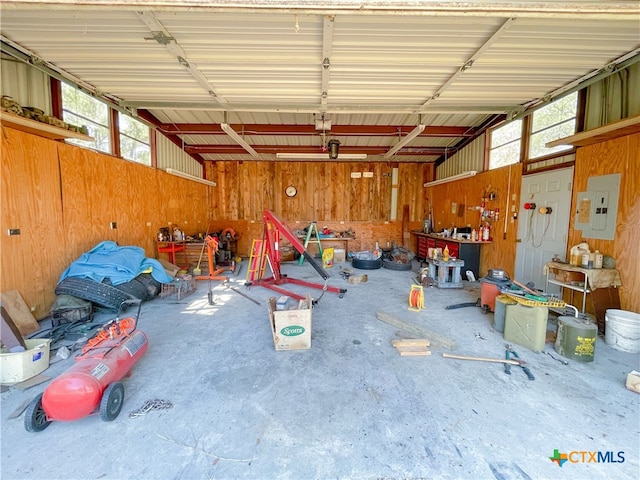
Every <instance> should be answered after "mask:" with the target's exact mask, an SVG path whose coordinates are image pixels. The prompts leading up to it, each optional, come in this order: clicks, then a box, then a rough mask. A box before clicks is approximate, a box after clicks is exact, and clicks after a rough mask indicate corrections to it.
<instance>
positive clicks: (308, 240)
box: [298, 222, 323, 265]
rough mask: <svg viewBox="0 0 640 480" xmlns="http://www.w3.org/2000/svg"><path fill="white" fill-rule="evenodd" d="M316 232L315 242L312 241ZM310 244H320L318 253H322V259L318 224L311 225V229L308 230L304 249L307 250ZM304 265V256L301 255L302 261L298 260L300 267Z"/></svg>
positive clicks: (312, 223)
mask: <svg viewBox="0 0 640 480" xmlns="http://www.w3.org/2000/svg"><path fill="white" fill-rule="evenodd" d="M314 232H315V240H311V238H312V237H313V234H314ZM310 243H317V244H318V252H319V253H320V258H322V253H323V252H322V244H321V243H320V234H319V233H318V225H316V222H311V223H310V224H309V228H308V229H307V236H306V237H305V239H304V243H303V245H304V249H305V250H306V249H307V247H308V246H309V244H310ZM303 263H304V255H300V260H298V265H302V264H303Z"/></svg>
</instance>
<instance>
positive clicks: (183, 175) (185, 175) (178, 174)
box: [164, 168, 218, 187]
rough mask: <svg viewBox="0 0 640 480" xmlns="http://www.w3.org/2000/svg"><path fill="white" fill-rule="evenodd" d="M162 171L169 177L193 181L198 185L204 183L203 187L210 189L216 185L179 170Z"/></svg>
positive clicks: (167, 169)
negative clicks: (206, 186)
mask: <svg viewBox="0 0 640 480" xmlns="http://www.w3.org/2000/svg"><path fill="white" fill-rule="evenodd" d="M164 171H165V172H167V173H168V174H170V175H175V176H176V177H181V178H186V179H187V180H193V181H194V182H198V183H204V184H205V185H209V186H210V187H216V186H217V185H218V184H217V183H216V182H211V181H209V180H205V179H204V178H199V177H196V176H195V175H189V174H188V173H184V172H181V171H180V170H174V169H173V168H165V170H164Z"/></svg>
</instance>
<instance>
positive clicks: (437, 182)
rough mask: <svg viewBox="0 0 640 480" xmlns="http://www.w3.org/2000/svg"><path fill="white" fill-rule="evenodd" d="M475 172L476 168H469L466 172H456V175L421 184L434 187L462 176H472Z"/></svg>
mask: <svg viewBox="0 0 640 480" xmlns="http://www.w3.org/2000/svg"><path fill="white" fill-rule="evenodd" d="M476 173H478V172H477V171H476V170H469V171H467V172H462V173H458V174H457V175H452V176H450V177H447V178H441V179H440V180H434V181H433V182H426V183H424V184H423V185H422V186H423V187H434V186H436V185H442V184H443V183H449V182H453V181H455V180H460V179H462V178H469V177H473V176H474V175H475V174H476Z"/></svg>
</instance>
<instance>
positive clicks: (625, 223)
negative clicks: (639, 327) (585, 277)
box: [569, 134, 640, 313]
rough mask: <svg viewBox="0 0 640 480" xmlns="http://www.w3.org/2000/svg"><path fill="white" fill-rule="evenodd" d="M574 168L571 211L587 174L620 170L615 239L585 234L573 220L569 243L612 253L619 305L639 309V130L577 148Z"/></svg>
mask: <svg viewBox="0 0 640 480" xmlns="http://www.w3.org/2000/svg"><path fill="white" fill-rule="evenodd" d="M574 172H575V173H574V186H573V200H572V205H571V206H572V210H571V211H572V212H575V211H576V210H577V206H576V202H577V194H578V192H584V191H586V190H587V182H588V180H589V177H594V176H600V175H610V174H612V173H620V174H621V175H620V176H621V180H620V197H619V199H618V218H617V220H616V235H615V239H614V240H597V239H592V238H584V237H582V231H581V230H575V229H574V228H573V227H574V224H573V221H572V222H571V226H570V229H569V246H571V245H576V244H578V243H581V242H587V243H588V244H589V247H590V248H591V250H592V251H593V250H596V249H598V250H600V252H601V253H603V254H605V255H611V256H612V257H613V258H614V259H615V260H616V268H617V269H618V270H620V275H621V277H622V283H623V285H622V287H620V289H619V293H620V304H621V306H622V309H623V310H630V311H633V312H638V313H640V295H639V293H640V255H639V254H638V246H639V245H640V240H639V238H640V193H638V192H640V134H634V135H627V136H625V137H621V138H617V139H615V140H609V141H607V142H602V143H597V144H594V145H589V146H586V147H581V148H578V151H577V153H576V165H575V169H574Z"/></svg>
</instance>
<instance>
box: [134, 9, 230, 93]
mask: <svg viewBox="0 0 640 480" xmlns="http://www.w3.org/2000/svg"><path fill="white" fill-rule="evenodd" d="M136 15H138V17H139V18H140V20H142V22H143V23H144V24H145V25H146V26H147V28H148V29H149V30H150V31H151V35H152V38H145V40H155V41H156V42H158V43H159V44H160V45H163V46H164V47H165V48H166V49H167V51H169V53H171V55H173V56H174V57H176V60H177V61H178V63H179V64H180V65H182V66H183V67H184V68H186V69H187V71H188V72H189V74H190V75H191V76H192V77H193V78H194V79H195V80H196V81H197V82H198V83H199V84H200V86H201V87H202V88H204V90H205V91H206V92H207V94H208V95H209V96H211V97H212V98H213V99H214V100H215V101H216V102H218V103H221V104H224V103H226V100H225V99H223V98H220V97H218V95H217V94H216V92H215V91H214V89H213V87H212V86H211V83H210V82H209V80H208V79H207V77H205V76H204V74H203V73H202V72H201V71H200V70H199V69H198V66H197V65H196V64H194V63H193V62H190V61H189V59H188V58H187V54H186V53H185V51H184V50H183V49H182V47H181V46H180V45H179V44H178V41H177V40H176V39H175V37H173V36H172V35H171V34H170V33H169V31H168V30H167V29H166V28H165V26H164V25H163V24H162V23H161V22H160V21H159V20H157V19H156V17H155V15H154V14H153V12H149V11H145V12H136Z"/></svg>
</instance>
